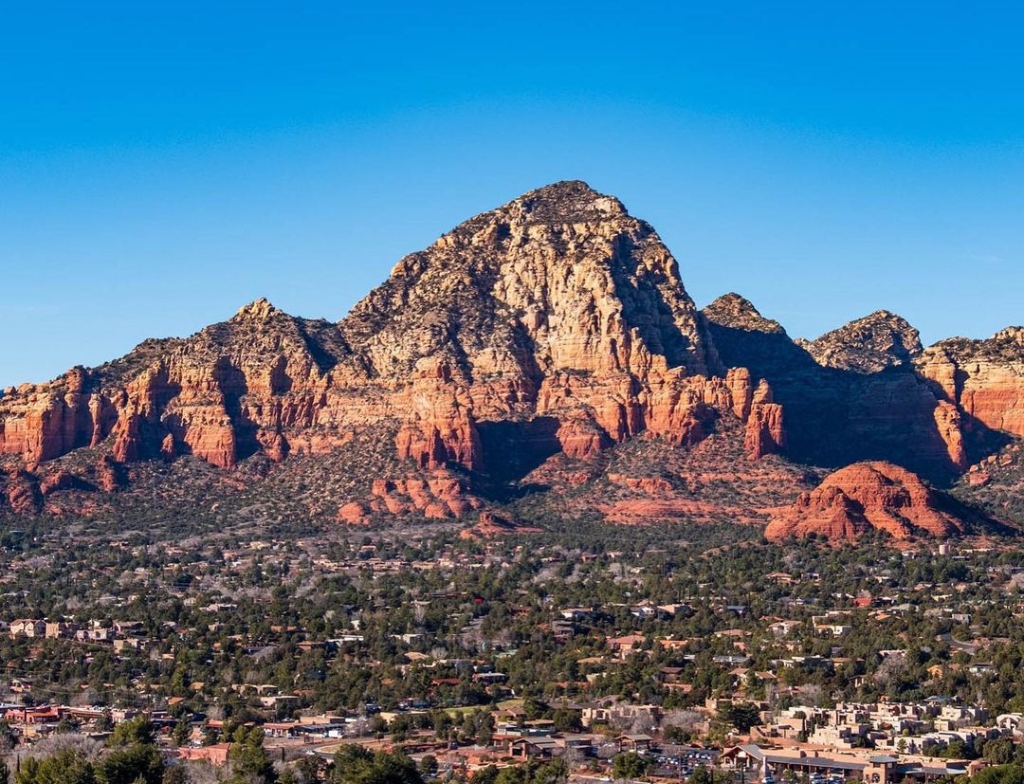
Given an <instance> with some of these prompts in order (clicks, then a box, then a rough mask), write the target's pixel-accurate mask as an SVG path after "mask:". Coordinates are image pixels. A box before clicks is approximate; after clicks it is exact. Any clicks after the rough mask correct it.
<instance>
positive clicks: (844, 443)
mask: <svg viewBox="0 0 1024 784" xmlns="http://www.w3.org/2000/svg"><path fill="white" fill-rule="evenodd" d="M705 326H706V328H707V330H708V332H709V333H710V335H711V339H712V340H713V341H714V344H715V347H716V349H717V351H718V354H719V356H720V358H721V360H722V362H723V363H724V364H725V366H726V367H746V368H748V369H749V370H750V372H751V374H753V375H754V376H755V377H757V378H765V379H767V380H768V383H769V385H770V386H771V388H772V393H773V395H774V399H775V402H777V403H781V404H782V406H783V410H784V411H785V417H786V438H787V446H786V454H787V456H789V457H790V458H791V459H793V460H796V461H799V462H805V463H811V464H814V465H820V466H828V467H838V466H842V465H848V464H849V463H853V462H857V461H859V460H887V461H889V462H892V463H896V464H898V465H902V466H904V467H906V468H908V469H909V470H911V471H913V472H915V473H917V474H919V475H921V476H923V477H925V478H927V479H929V480H930V481H931V482H933V483H935V484H937V485H940V486H948V485H949V484H950V482H951V481H952V480H954V479H955V478H956V477H957V476H959V475H960V474H961V473H962V472H963V468H962V467H961V466H957V465H956V464H955V463H954V462H953V460H952V459H951V457H950V455H949V450H948V446H947V444H946V441H945V440H944V439H943V437H942V434H941V433H940V432H939V425H938V424H937V423H936V417H935V414H936V408H937V407H938V405H939V402H940V401H941V400H942V398H941V396H940V395H939V394H937V393H936V391H935V389H934V387H933V385H932V383H931V382H929V381H927V380H925V379H923V378H921V377H920V376H918V375H917V374H916V373H915V372H914V370H913V368H912V367H911V366H908V365H901V366H897V367H892V368H887V369H885V370H883V371H880V372H878V373H857V372H854V371H849V370H840V369H836V368H828V367H822V366H821V365H819V364H818V363H817V362H815V360H814V358H813V357H812V356H811V355H810V354H809V353H808V352H807V351H805V350H804V349H803V348H801V347H800V346H798V345H797V344H795V343H794V342H793V341H792V340H791V339H790V338H789V336H788V335H786V334H785V333H778V334H771V333H765V332H759V331H753V330H750V331H748V330H744V329H738V328H735V327H728V326H722V325H719V324H715V323H714V322H712V321H710V320H705ZM960 419H961V431H962V432H963V434H964V438H965V441H964V445H963V446H964V450H965V452H966V454H967V459H968V461H969V462H971V463H973V462H977V460H979V459H981V457H984V456H986V455H989V454H992V453H993V452H995V451H997V450H998V449H1000V448H1002V447H1003V446H1005V445H1006V444H1007V443H1009V441H1010V438H1009V436H1006V435H1005V434H1003V433H999V432H997V431H994V430H992V429H991V428H988V427H986V426H985V425H984V424H982V423H981V422H980V421H978V420H977V419H974V418H973V417H970V416H968V415H967V414H965V413H963V412H960Z"/></svg>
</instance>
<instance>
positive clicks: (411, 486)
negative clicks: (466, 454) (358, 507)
mask: <svg viewBox="0 0 1024 784" xmlns="http://www.w3.org/2000/svg"><path fill="white" fill-rule="evenodd" d="M371 493H372V495H373V500H372V502H371V503H370V509H371V511H373V512H376V513H378V514H384V513H386V514H391V515H404V514H414V513H421V514H422V515H423V516H424V517H427V518H434V519H444V518H451V517H461V516H463V515H465V514H467V513H468V512H471V511H473V510H476V509H480V508H481V507H482V506H483V504H482V502H481V501H480V500H479V499H478V498H475V497H474V496H472V495H471V494H470V493H469V492H468V489H467V488H466V486H465V484H464V483H463V481H462V480H461V479H459V478H458V477H457V476H455V475H453V474H451V473H450V472H447V471H437V472H435V473H434V474H432V475H431V476H429V477H420V476H409V477H406V478H404V479H377V480H375V481H374V482H373V486H372V488H371ZM342 511H344V515H342V516H354V514H355V510H354V509H352V508H349V509H348V510H345V508H344V507H342Z"/></svg>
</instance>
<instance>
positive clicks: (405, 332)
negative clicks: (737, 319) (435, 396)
mask: <svg viewBox="0 0 1024 784" xmlns="http://www.w3.org/2000/svg"><path fill="white" fill-rule="evenodd" d="M696 314H697V310H696V307H695V306H694V304H693V301H692V300H691V299H690V297H689V296H688V295H687V294H686V291H685V289H684V287H683V282H682V280H681V279H680V276H679V266H678V264H677V263H676V261H675V259H674V258H673V257H672V254H671V253H669V251H668V249H667V248H666V247H665V245H664V244H663V243H662V241H661V239H660V238H659V237H658V235H657V233H656V232H655V231H654V229H653V228H652V227H651V226H650V225H649V224H647V223H644V222H643V221H640V220H637V219H636V218H633V217H631V216H630V215H629V213H628V212H626V209H625V208H624V207H623V206H622V204H621V203H620V202H619V201H618V200H617V199H615V198H612V197H610V196H604V195H602V194H600V193H598V192H596V191H594V190H593V189H592V188H590V187H589V186H588V185H587V184H586V183H583V182H577V181H571V182H560V183H556V184H554V185H549V186H547V187H545V188H541V189H539V190H535V191H531V192H529V193H527V194H525V195H523V196H520V197H519V198H518V199H515V200H513V201H511V202H509V203H508V204H505V205H504V206H502V207H499V208H497V209H495V210H492V211H490V212H485V213H483V214H481V215H478V216H476V217H475V218H472V219H470V220H468V221H466V222H465V223H463V224H461V225H460V226H458V227H457V228H455V229H453V230H452V231H450V232H449V233H447V234H445V235H444V236H442V237H441V238H440V239H438V240H437V242H435V243H434V244H433V245H432V246H431V247H430V248H428V249H426V250H424V251H421V252H419V253H413V254H411V255H409V256H406V257H405V258H404V259H402V260H401V261H400V262H399V263H398V264H397V265H396V266H395V268H394V270H393V272H392V274H391V277H390V278H389V279H388V281H387V282H386V283H384V284H383V285H382V286H380V287H379V288H377V289H376V290H374V291H373V292H372V293H371V294H370V295H369V296H368V297H366V298H365V299H364V300H363V301H362V302H360V303H359V304H357V305H356V306H355V308H353V310H352V312H351V313H350V314H349V315H348V316H347V317H346V318H345V319H344V320H343V321H342V322H341V324H340V325H339V326H340V328H341V330H342V332H343V333H344V335H345V337H346V339H347V340H348V342H349V343H350V344H351V345H352V346H353V347H354V348H355V349H356V350H357V351H359V352H361V353H362V354H363V355H364V356H365V357H366V360H367V362H368V365H369V367H370V368H372V371H373V372H374V373H375V374H377V375H380V376H383V377H388V376H392V375H405V374H408V373H410V372H412V371H413V369H414V368H415V366H416V363H417V362H419V361H421V360H428V361H430V362H435V361H444V362H446V363H448V364H449V365H450V366H451V368H452V369H453V370H454V371H455V372H457V373H458V374H459V376H460V378H462V379H463V380H466V381H471V380H474V379H478V378H486V377H487V376H490V375H493V374H495V373H515V374H519V375H522V376H524V377H529V378H531V379H532V380H534V381H536V380H538V379H539V378H540V376H542V375H545V374H548V373H552V372H560V371H575V372H584V373H610V372H616V373H617V372H625V373H646V372H647V370H649V369H650V368H651V367H653V366H659V367H661V368H662V369H667V368H673V367H683V368H685V369H686V370H687V371H688V372H690V373H704V372H706V370H707V367H708V361H707V356H706V350H705V347H704V344H703V340H702V338H701V335H700V332H699V329H698V326H697V318H696Z"/></svg>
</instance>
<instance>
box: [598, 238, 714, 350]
mask: <svg viewBox="0 0 1024 784" xmlns="http://www.w3.org/2000/svg"><path fill="white" fill-rule="evenodd" d="M652 231H653V229H652ZM635 252H636V243H634V242H633V240H632V239H631V238H630V237H628V236H626V235H624V234H623V235H620V236H618V237H616V240H615V254H614V256H613V257H612V258H611V260H610V262H609V268H610V270H611V274H612V281H613V283H614V285H615V296H616V297H617V298H618V300H619V301H620V302H621V303H622V320H623V321H624V322H625V323H626V324H627V325H628V326H629V327H633V328H635V329H636V331H637V332H638V333H639V335H640V338H641V339H642V340H643V342H644V345H646V346H647V348H648V349H650V351H651V353H653V354H661V355H663V356H664V357H665V359H666V360H667V361H668V365H669V367H679V366H685V365H688V364H690V362H688V360H691V359H692V357H693V352H694V345H693V342H692V341H691V339H690V338H689V337H687V336H686V335H684V334H683V332H682V331H681V330H680V329H679V327H678V325H677V324H676V321H675V315H674V314H673V312H672V308H671V306H670V305H669V303H668V301H667V300H666V299H665V296H664V295H663V294H662V293H661V291H660V290H659V289H658V284H659V283H668V282H669V281H668V280H667V279H660V278H661V275H660V273H659V272H657V271H651V270H647V271H646V272H647V274H646V275H643V276H641V275H640V274H639V269H637V270H636V275H635V277H636V280H632V279H631V275H632V274H633V270H634V268H636V264H635V260H634V253H635ZM626 260H629V262H628V263H627V262H626ZM684 296H685V295H684Z"/></svg>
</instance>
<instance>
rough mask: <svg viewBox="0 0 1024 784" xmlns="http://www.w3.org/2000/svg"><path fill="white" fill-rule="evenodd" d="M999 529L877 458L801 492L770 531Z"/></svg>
mask: <svg viewBox="0 0 1024 784" xmlns="http://www.w3.org/2000/svg"><path fill="white" fill-rule="evenodd" d="M998 528H999V526H998V524H996V523H995V522H994V521H992V520H988V519H985V517H984V516H983V515H980V514H978V513H976V512H974V511H972V510H969V509H966V508H965V507H964V506H963V505H962V504H960V503H958V502H957V501H955V500H954V499H953V498H951V497H950V496H948V495H946V494H944V493H940V492H938V491H936V490H933V489H932V488H930V487H928V486H927V485H925V484H924V483H923V482H922V481H921V479H920V478H919V477H918V476H917V475H915V474H913V473H911V472H910V471H907V470H906V469H904V468H900V467H899V466H895V465H892V464H891V463H884V462H878V461H875V462H867V463H854V464H853V465H849V466H847V467H845V468H842V469H840V470H838V471H836V472H835V473H833V474H830V475H829V476H828V477H826V478H825V480H824V481H823V482H822V483H821V484H820V485H819V486H818V487H817V488H816V489H815V490H814V491H812V492H810V493H803V494H801V496H800V497H799V498H798V499H797V501H796V503H795V504H793V505H792V506H791V507H789V508H787V509H785V510H782V511H781V512H779V513H778V514H776V516H775V518H774V519H773V520H772V522H771V523H769V525H768V528H767V529H766V530H765V536H766V537H767V538H768V539H772V540H780V539H785V538H787V537H797V538H799V537H805V536H808V535H810V534H817V535H820V536H825V537H827V538H830V539H857V538H858V537H860V536H862V535H864V534H866V533H868V532H874V531H881V532H884V533H886V534H888V535H889V536H891V537H893V538H894V539H908V538H910V537H912V536H928V537H937V538H946V537H950V536H957V535H962V534H966V533H978V532H987V531H992V530H995V529H998Z"/></svg>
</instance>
